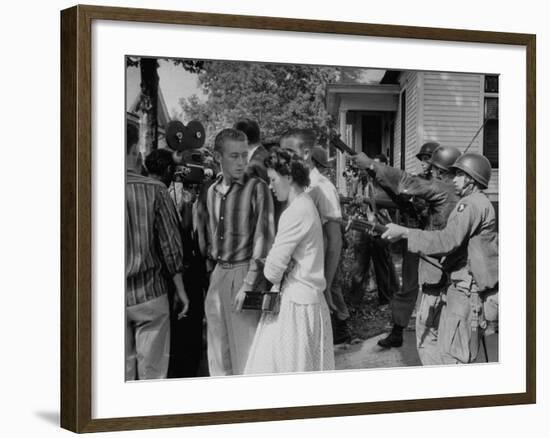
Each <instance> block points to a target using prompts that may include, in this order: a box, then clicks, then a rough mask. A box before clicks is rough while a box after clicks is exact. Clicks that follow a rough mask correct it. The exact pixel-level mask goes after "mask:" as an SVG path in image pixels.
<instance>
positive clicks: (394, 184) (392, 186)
mask: <svg viewBox="0 0 550 438" xmlns="http://www.w3.org/2000/svg"><path fill="white" fill-rule="evenodd" d="M369 171H370V173H372V174H374V179H375V181H376V183H377V184H378V185H379V186H380V187H382V188H383V189H384V190H386V191H388V192H391V193H393V194H395V195H399V182H400V181H401V179H402V178H403V174H405V173H406V172H404V171H402V170H401V169H397V168H395V167H391V166H384V165H382V164H380V163H376V162H373V163H372V165H371V167H370V170H369Z"/></svg>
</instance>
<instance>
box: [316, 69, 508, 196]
mask: <svg viewBox="0 0 550 438" xmlns="http://www.w3.org/2000/svg"><path fill="white" fill-rule="evenodd" d="M326 100H327V109H328V111H329V113H331V114H332V115H333V116H334V117H335V119H336V120H337V121H338V128H339V132H340V136H341V140H342V141H344V143H346V144H347V145H348V146H350V147H351V148H352V149H354V150H356V151H364V152H366V153H367V154H368V155H370V156H373V155H376V154H379V153H384V154H385V155H386V156H387V157H388V158H389V160H390V164H391V165H393V166H396V167H400V168H402V169H405V170H407V171H409V172H412V173H417V172H419V171H420V166H419V163H418V160H417V159H416V157H415V155H416V153H417V151H418V149H419V148H420V146H421V145H422V144H423V143H425V142H427V141H437V142H439V143H440V144H442V145H451V146H456V147H457V148H459V149H460V150H461V151H464V150H465V149H466V147H467V146H468V145H469V144H470V142H472V140H473V142H472V144H471V146H470V148H469V151H471V152H478V153H482V154H485V155H486V156H487V157H488V158H489V159H490V161H491V163H492V166H493V175H492V177H491V184H490V187H489V188H488V189H487V190H486V193H487V194H488V195H489V197H490V199H491V201H493V202H494V203H497V202H498V77H497V76H494V75H484V74H470V73H468V74H465V73H446V72H419V71H394V70H388V71H386V73H385V74H384V76H383V78H382V79H381V81H380V83H379V84H368V85H367V84H357V83H355V84H330V85H328V87H327V93H326ZM484 123H485V124H484ZM478 131H479V132H478ZM476 133H477V137H475V136H476ZM474 137H475V139H474ZM336 162H337V186H338V190H339V191H340V192H342V193H344V194H345V190H346V184H345V181H344V178H343V176H342V173H343V170H344V167H345V155H344V154H343V153H341V152H337V156H336Z"/></svg>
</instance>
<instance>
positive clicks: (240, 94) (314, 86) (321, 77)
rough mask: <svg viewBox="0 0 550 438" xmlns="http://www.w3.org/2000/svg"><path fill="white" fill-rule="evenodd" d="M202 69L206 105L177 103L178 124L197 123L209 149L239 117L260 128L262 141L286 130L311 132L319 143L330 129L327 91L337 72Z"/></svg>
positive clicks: (227, 66) (248, 66) (228, 66)
mask: <svg viewBox="0 0 550 438" xmlns="http://www.w3.org/2000/svg"><path fill="white" fill-rule="evenodd" d="M201 67H202V68H201V70H200V72H199V73H198V83H199V86H200V87H201V88H202V90H203V92H204V94H205V95H206V100H201V99H199V98H198V97H197V96H196V95H194V96H191V97H190V98H183V99H181V100H180V104H181V107H182V113H181V118H182V119H184V120H187V121H188V120H192V119H196V120H200V121H201V122H202V123H203V124H204V126H205V128H206V138H207V143H208V144H212V143H213V139H214V137H215V135H216V133H217V132H219V131H220V130H221V129H223V128H227V127H231V126H233V124H234V123H235V122H236V121H237V120H239V119H240V118H243V117H248V118H252V119H255V120H256V121H257V122H258V123H259V125H260V129H261V132H262V137H263V140H266V139H271V138H278V137H279V136H280V135H281V134H282V133H283V132H285V131H286V130H288V129H289V128H311V129H313V130H314V131H315V132H316V133H317V135H318V137H319V138H320V139H321V141H323V138H326V137H327V136H328V135H329V134H330V133H331V131H332V130H333V128H334V121H333V120H332V118H331V116H330V115H329V114H328V113H327V111H326V108H325V90H326V85H327V84H328V83H331V82H337V81H338V80H339V79H340V77H341V75H342V70H341V69H339V68H336V67H317V66H305V65H292V64H262V63H252V62H232V61H204V63H203V65H202V66H201Z"/></svg>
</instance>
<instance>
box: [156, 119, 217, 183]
mask: <svg viewBox="0 0 550 438" xmlns="http://www.w3.org/2000/svg"><path fill="white" fill-rule="evenodd" d="M205 137H206V136H205V131H204V126H203V125H202V123H201V122H199V121H197V120H192V121H190V122H189V123H188V124H187V126H186V125H184V124H183V123H182V122H180V121H179V120H172V121H170V122H168V124H167V125H166V143H167V144H168V147H169V148H170V149H172V150H173V151H174V154H173V157H174V163H175V164H176V171H175V173H174V177H173V180H174V182H179V183H183V184H184V185H188V186H193V185H200V184H202V183H204V182H205V181H207V180H209V179H211V178H213V177H214V176H215V171H214V163H213V159H212V156H211V154H210V153H209V152H208V151H207V150H205V149H202V147H203V146H204V141H205Z"/></svg>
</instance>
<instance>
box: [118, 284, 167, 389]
mask: <svg viewBox="0 0 550 438" xmlns="http://www.w3.org/2000/svg"><path fill="white" fill-rule="evenodd" d="M169 359H170V310H169V305H168V296H167V295H166V294H164V295H161V296H160V297H158V298H154V299H152V300H149V301H147V302H145V303H142V304H136V305H135V306H130V307H126V380H136V379H138V380H146V379H165V378H166V374H167V372H168V361H169Z"/></svg>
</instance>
